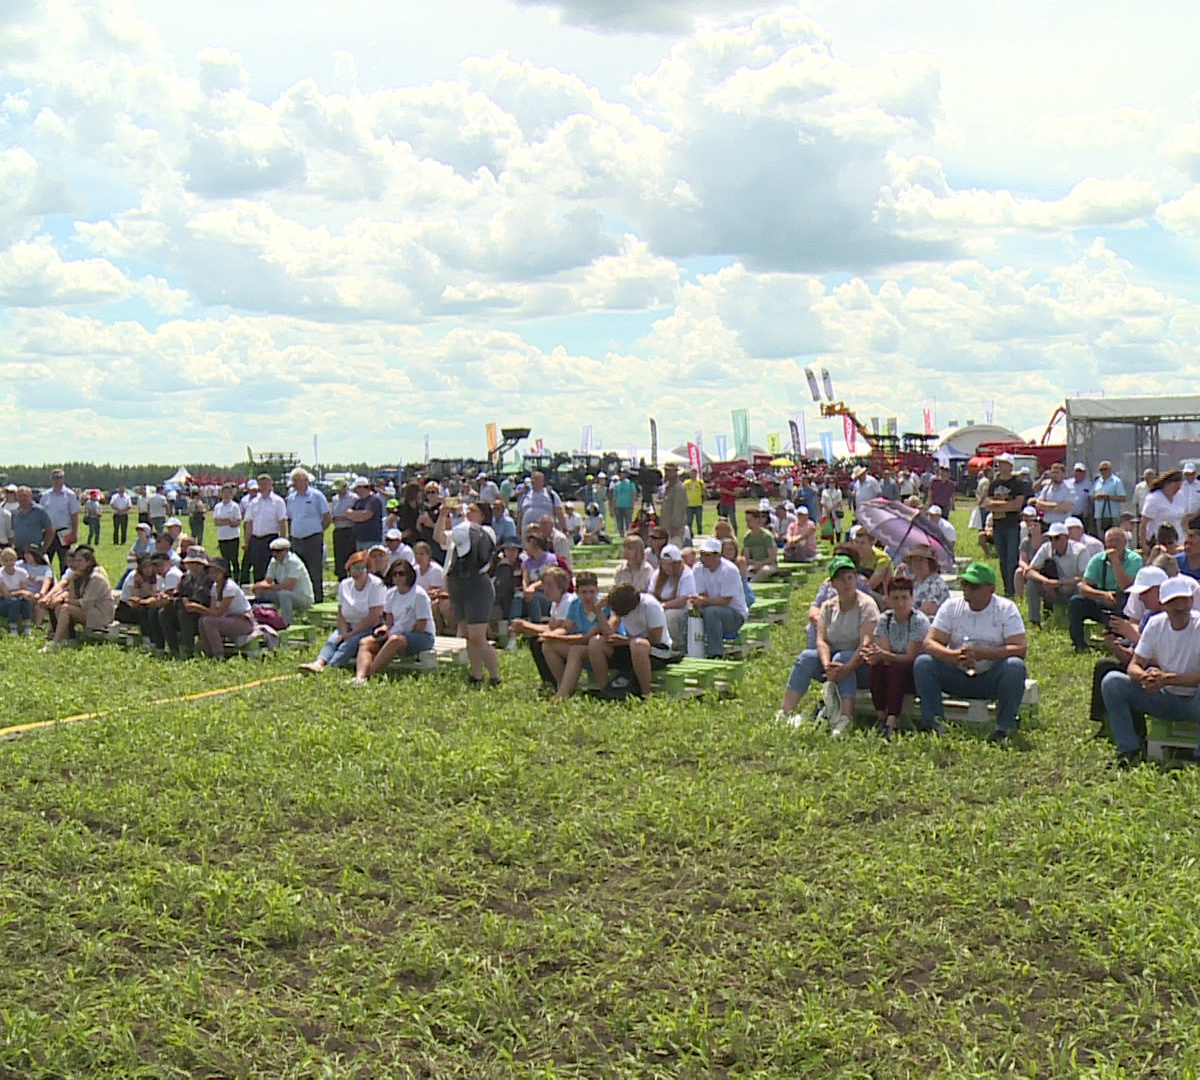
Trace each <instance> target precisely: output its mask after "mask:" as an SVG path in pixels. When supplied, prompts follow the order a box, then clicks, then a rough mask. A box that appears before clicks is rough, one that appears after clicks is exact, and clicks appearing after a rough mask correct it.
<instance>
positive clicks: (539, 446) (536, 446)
mask: <svg viewBox="0 0 1200 1080" xmlns="http://www.w3.org/2000/svg"><path fill="white" fill-rule="evenodd" d="M533 448H534V450H536V451H537V452H538V453H539V454H540V453H541V452H542V440H541V439H535V440H534V443H533Z"/></svg>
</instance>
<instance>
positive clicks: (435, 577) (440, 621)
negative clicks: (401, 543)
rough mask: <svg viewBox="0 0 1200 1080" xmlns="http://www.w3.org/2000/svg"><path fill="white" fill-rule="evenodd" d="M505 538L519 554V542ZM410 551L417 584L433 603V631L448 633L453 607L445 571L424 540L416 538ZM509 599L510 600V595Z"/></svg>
mask: <svg viewBox="0 0 1200 1080" xmlns="http://www.w3.org/2000/svg"><path fill="white" fill-rule="evenodd" d="M507 539H508V542H510V543H511V544H512V545H513V546H514V547H515V548H516V550H517V553H518V554H520V551H521V542H520V541H519V540H517V538H516V537H515V536H511V537H508V538H507ZM412 552H413V564H414V565H415V566H416V568H417V584H418V585H420V586H421V588H422V589H424V590H425V594H426V595H427V596H428V597H429V602H430V603H431V604H432V605H433V625H434V631H435V633H438V634H445V633H449V632H451V631H452V630H453V629H454V608H453V605H451V603H450V597H449V596H448V595H447V594H446V571H445V570H444V569H442V565H441V563H437V562H434V559H433V548H431V547H430V546H429V545H428V544H427V543H425V541H424V540H418V541H417V542H416V544H414V545H413V549H412ZM517 578H518V580H520V569H518V570H517ZM509 599H510V600H511V595H510V596H509ZM503 610H504V613H505V614H504V618H505V619H507V618H508V608H507V607H505V608H504V609H503Z"/></svg>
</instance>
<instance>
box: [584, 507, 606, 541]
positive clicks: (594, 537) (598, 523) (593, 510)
mask: <svg viewBox="0 0 1200 1080" xmlns="http://www.w3.org/2000/svg"><path fill="white" fill-rule="evenodd" d="M581 543H584V544H607V543H608V532H607V530H606V528H605V524H604V514H603V513H602V512H601V510H600V504H599V503H596V502H590V503H588V504H587V513H585V514H584V516H583V539H582V541H581Z"/></svg>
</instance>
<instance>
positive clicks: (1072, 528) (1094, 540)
mask: <svg viewBox="0 0 1200 1080" xmlns="http://www.w3.org/2000/svg"><path fill="white" fill-rule="evenodd" d="M1063 524H1064V525H1066V527H1067V535H1068V536H1069V537H1070V538H1071V540H1072V541H1073V542H1074V543H1076V544H1082V545H1083V549H1084V550H1085V551H1086V552H1087V554H1088V558H1089V559H1090V558H1091V557H1092V556H1093V555H1099V554H1100V552H1102V551H1103V550H1104V541H1103V540H1101V539H1099V538H1098V537H1095V536H1092V535H1090V534H1089V533H1088V532H1087V531H1086V530H1085V529H1084V527H1083V519H1082V518H1077V517H1069V518H1067V520H1066V521H1065V522H1063Z"/></svg>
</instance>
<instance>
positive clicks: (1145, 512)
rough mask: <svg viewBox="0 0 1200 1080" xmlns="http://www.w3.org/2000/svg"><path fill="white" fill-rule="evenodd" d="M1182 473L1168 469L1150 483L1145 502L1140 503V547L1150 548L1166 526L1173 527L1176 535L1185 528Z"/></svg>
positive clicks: (1185, 502) (1185, 507)
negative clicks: (1161, 529)
mask: <svg viewBox="0 0 1200 1080" xmlns="http://www.w3.org/2000/svg"><path fill="white" fill-rule="evenodd" d="M1182 487H1183V473H1182V472H1181V471H1180V470H1179V469H1168V470H1167V471H1166V472H1163V473H1159V475H1158V476H1156V477H1154V479H1153V480H1151V481H1150V484H1149V489H1148V491H1147V494H1146V497H1145V501H1144V502H1143V503H1142V518H1141V527H1140V535H1141V538H1142V547H1143V548H1150V547H1152V546H1153V544H1154V537H1155V536H1156V535H1157V534H1158V530H1159V529H1160V528H1161V527H1162V526H1163V525H1166V524H1170V525H1173V526H1174V527H1175V531H1176V535H1178V534H1179V533H1180V532H1181V531H1183V529H1184V528H1185V525H1184V522H1185V521H1186V519H1187V512H1188V506H1187V495H1186V493H1181V492H1180V489H1181V488H1182Z"/></svg>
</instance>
